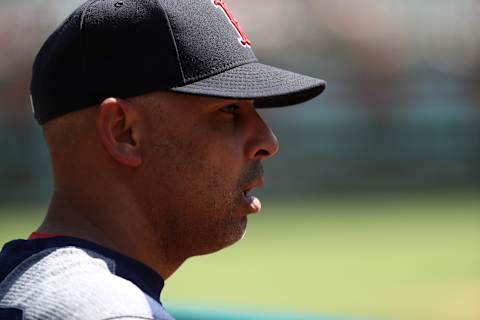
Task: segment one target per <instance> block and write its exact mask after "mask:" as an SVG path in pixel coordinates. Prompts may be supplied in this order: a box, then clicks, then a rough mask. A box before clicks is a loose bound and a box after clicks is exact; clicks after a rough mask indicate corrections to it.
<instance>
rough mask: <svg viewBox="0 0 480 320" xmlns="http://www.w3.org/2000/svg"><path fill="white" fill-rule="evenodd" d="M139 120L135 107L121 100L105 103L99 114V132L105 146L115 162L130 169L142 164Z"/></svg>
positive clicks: (109, 99)
mask: <svg viewBox="0 0 480 320" xmlns="http://www.w3.org/2000/svg"><path fill="white" fill-rule="evenodd" d="M138 118H139V117H138V114H137V111H136V110H135V108H134V106H133V105H132V104H131V103H130V102H128V101H125V100H122V99H119V98H108V99H106V100H105V101H103V102H102V104H101V105H100V106H99V110H98V113H97V123H96V125H97V131H98V134H99V136H100V140H101V141H102V144H103V146H104V147H105V149H106V151H107V152H108V153H109V154H110V155H111V156H112V158H113V159H114V160H115V161H117V162H118V163H120V164H122V165H125V166H129V167H138V166H140V165H141V163H142V155H141V149H140V135H139V131H138Z"/></svg>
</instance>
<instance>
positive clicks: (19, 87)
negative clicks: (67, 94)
mask: <svg viewBox="0 0 480 320" xmlns="http://www.w3.org/2000/svg"><path fill="white" fill-rule="evenodd" d="M82 2H83V1H80V0H70V1H59V0H0V133H1V136H2V137H1V138H0V147H1V149H2V152H3V153H4V155H3V157H2V160H1V161H2V162H1V163H0V190H2V189H10V188H9V186H11V185H12V181H15V185H18V186H19V187H18V188H23V187H24V186H25V185H32V184H33V185H35V183H37V182H38V181H39V180H40V181H43V180H44V179H48V174H45V173H43V172H44V171H45V170H48V167H46V166H47V164H48V160H46V159H44V161H43V162H42V163H43V165H41V166H39V165H38V163H36V164H35V165H33V164H32V157H33V158H35V157H38V155H37V152H39V150H42V147H41V139H40V138H39V131H38V128H37V127H36V126H35V124H34V122H33V120H32V117H31V114H30V113H31V111H30V107H29V96H28V85H29V79H30V70H31V65H32V61H33V58H34V55H35V53H36V52H37V50H38V49H39V46H40V45H41V43H42V42H43V41H44V39H45V37H46V36H47V35H48V34H49V33H50V32H51V31H52V30H53V29H54V28H55V26H56V25H58V24H59V22H60V21H61V20H62V19H64V18H65V17H66V16H67V14H68V13H69V12H70V11H72V10H73V9H74V8H75V7H76V6H78V5H79V4H81V3H82ZM226 2H227V4H228V5H229V7H230V8H231V9H232V10H233V11H234V12H235V14H236V16H237V18H238V20H239V21H240V23H241V25H242V27H243V29H245V31H246V33H247V34H248V35H249V37H250V38H251V39H252V41H253V47H254V50H255V51H256V53H257V56H258V57H259V58H260V60H262V61H264V62H267V63H271V64H275V65H278V66H280V67H285V68H290V69H294V70H296V71H299V72H305V73H308V74H311V75H313V76H317V77H321V78H324V79H326V80H327V81H328V82H329V87H328V91H327V93H326V94H325V95H324V96H323V97H322V98H320V99H319V100H316V101H315V102H313V104H317V105H319V106H320V108H312V109H308V110H303V109H302V111H301V112H298V113H296V114H295V115H293V114H290V113H285V112H280V113H278V114H272V115H271V117H273V119H272V121H273V125H274V127H276V128H277V129H278V132H279V135H280V136H281V137H283V138H284V140H286V141H287V142H289V141H292V142H293V147H292V150H294V153H293V151H292V153H289V154H287V155H285V156H283V157H282V158H280V159H279V160H278V162H273V160H272V167H273V171H272V173H271V175H272V176H273V180H274V181H276V182H277V184H279V185H280V184H281V185H283V184H284V182H287V183H290V184H292V183H293V184H294V185H295V184H296V185H298V186H299V188H300V189H302V188H306V189H312V190H314V191H315V190H317V191H318V190H319V189H322V186H324V185H326V182H328V185H329V186H332V185H333V186H340V187H339V188H340V189H341V186H342V185H346V184H348V185H363V182H364V181H367V180H368V179H370V180H372V179H373V180H374V179H375V178H376V177H384V178H385V179H384V180H385V181H392V179H393V178H395V177H404V178H405V177H406V179H407V178H408V182H409V183H411V184H417V185H418V184H421V182H419V181H420V180H422V179H423V178H422V179H417V180H416V179H415V178H418V177H427V176H430V178H429V179H430V180H429V181H430V184H431V185H433V184H435V183H436V181H437V180H438V179H439V181H443V182H444V183H445V184H448V183H449V182H451V181H457V182H456V183H453V184H452V185H456V184H458V185H469V186H471V185H477V186H478V183H477V182H476V181H479V180H478V177H479V176H480V169H479V168H478V167H480V166H479V165H478V164H479V163H480V151H479V150H478V149H479V148H478V137H480V107H479V105H480V91H479V90H478V89H477V85H478V83H479V81H480V29H479V28H478V22H477V19H478V16H480V2H478V1H476V0H463V1H434V0H424V1H411V0H409V1H395V0H383V1H378V0H364V1H355V0H321V1H319V0H296V1H291V0H263V1H254V0H227V1H226ZM269 116H270V114H269ZM292 119H293V120H292ZM312 119H315V120H312ZM306 130H309V131H306ZM298 141H302V143H298ZM40 152H43V151H40ZM36 155H37V156H36ZM429 155H430V157H429ZM43 157H46V156H45V154H44V155H43ZM275 161H277V160H275ZM292 163H293V164H296V165H297V166H299V167H305V166H304V165H303V164H305V163H307V164H309V165H311V166H312V167H313V168H315V169H314V170H313V169H308V170H305V169H304V172H303V173H302V172H301V173H300V174H299V175H298V178H297V180H292V179H294V178H292V177H285V175H284V174H283V175H282V174H281V173H282V172H283V170H285V167H286V166H287V165H291V164H292ZM322 164H323V166H322ZM312 167H308V166H307V168H312ZM432 167H433V168H437V169H436V170H434V171H431V170H432ZM322 168H323V169H322ZM299 170H300V169H299ZM429 170H430V171H429ZM39 171H41V172H40V173H39ZM300 171H301V170H300ZM428 172H430V173H428ZM442 172H443V173H444V174H447V176H445V177H446V178H445V177H444V178H445V179H444V180H442V179H440V178H441V177H442ZM432 179H433V180H432ZM325 181H326V182H325ZM352 181H354V182H355V181H357V182H358V181H362V183H352ZM414 181H416V182H414ZM422 181H423V180H422ZM39 185H40V186H45V183H44V182H42V183H40V184H39ZM35 188H37V189H38V188H42V187H35ZM35 188H33V190H36V189H35ZM23 189H24V188H23ZM32 192H34V191H32ZM14 193H15V191H14ZM0 200H2V199H1V198H0Z"/></svg>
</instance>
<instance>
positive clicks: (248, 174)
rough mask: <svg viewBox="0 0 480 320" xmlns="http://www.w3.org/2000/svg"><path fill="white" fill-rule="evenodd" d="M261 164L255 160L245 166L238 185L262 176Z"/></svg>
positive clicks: (246, 183)
mask: <svg viewBox="0 0 480 320" xmlns="http://www.w3.org/2000/svg"><path fill="white" fill-rule="evenodd" d="M263 173H264V171H263V165H262V163H261V162H260V161H255V162H252V163H251V164H249V165H248V166H247V167H245V169H244V170H242V173H241V175H240V181H239V186H240V187H242V186H245V185H248V184H251V183H252V182H253V181H255V180H256V179H258V178H260V177H263Z"/></svg>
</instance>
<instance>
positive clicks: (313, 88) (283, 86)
mask: <svg viewBox="0 0 480 320" xmlns="http://www.w3.org/2000/svg"><path fill="white" fill-rule="evenodd" d="M325 86H326V83H325V81H323V80H320V79H315V78H312V77H308V76H304V75H301V74H297V73H294V72H290V71H287V70H282V69H279V68H275V67H272V66H269V65H265V64H261V63H257V62H254V63H249V64H245V65H241V66H239V67H236V68H233V69H230V70H227V71H225V72H222V73H220V74H217V75H214V76H211V77H209V78H206V79H203V80H200V81H197V82H194V83H191V84H187V85H185V86H181V87H176V88H172V89H170V90H171V91H175V92H180V93H187V94H194V95H203V96H213V97H220V98H227V99H253V100H255V107H257V108H274V107H284V106H290V105H294V104H298V103H302V102H305V101H308V100H310V99H313V98H314V97H316V96H318V95H319V94H321V93H322V92H323V91H324V90H325Z"/></svg>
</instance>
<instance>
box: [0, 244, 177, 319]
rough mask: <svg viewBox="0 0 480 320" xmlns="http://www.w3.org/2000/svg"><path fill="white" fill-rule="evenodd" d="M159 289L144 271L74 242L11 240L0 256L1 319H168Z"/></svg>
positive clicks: (106, 252)
mask: <svg viewBox="0 0 480 320" xmlns="http://www.w3.org/2000/svg"><path fill="white" fill-rule="evenodd" d="M162 288H163V279H162V278H161V277H160V276H159V275H158V274H157V273H156V272H155V271H153V270H151V269H150V268H148V267H147V266H145V265H143V264H141V263H140V262H138V261H136V260H133V259H131V258H128V257H126V256H123V255H121V254H118V253H116V252H113V251H111V250H108V249H106V248H103V247H101V246H99V245H96V244H93V243H91V242H88V241H84V240H80V239H76V238H71V237H53V238H48V239H34V240H15V241H12V242H9V243H8V244H6V245H5V246H4V248H3V250H2V252H1V253H0V319H2V320H7V319H8V320H14V319H19V320H22V319H23V320H65V319H69V320H107V319H123V320H126V319H132V320H133V319H143V320H147V319H149V320H173V317H172V316H170V315H169V314H168V313H167V312H166V311H165V309H164V308H163V307H162V305H161V303H160V300H159V296H160V292H161V290H162Z"/></svg>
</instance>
